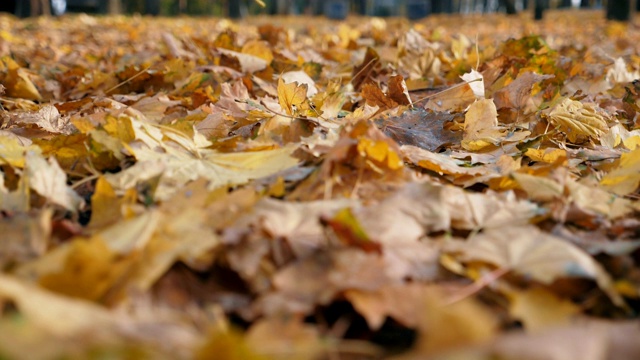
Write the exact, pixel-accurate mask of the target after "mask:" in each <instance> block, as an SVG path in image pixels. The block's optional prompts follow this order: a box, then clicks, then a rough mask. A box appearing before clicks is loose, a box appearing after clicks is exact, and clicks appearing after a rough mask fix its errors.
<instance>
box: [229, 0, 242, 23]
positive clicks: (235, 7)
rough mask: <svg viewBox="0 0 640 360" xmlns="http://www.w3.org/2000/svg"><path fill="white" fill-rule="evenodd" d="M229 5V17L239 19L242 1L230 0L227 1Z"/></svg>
mask: <svg viewBox="0 0 640 360" xmlns="http://www.w3.org/2000/svg"><path fill="white" fill-rule="evenodd" d="M227 6H228V9H229V17H230V18H232V19H239V18H240V17H241V16H242V14H241V12H240V1H239V0H229V1H228V2H227Z"/></svg>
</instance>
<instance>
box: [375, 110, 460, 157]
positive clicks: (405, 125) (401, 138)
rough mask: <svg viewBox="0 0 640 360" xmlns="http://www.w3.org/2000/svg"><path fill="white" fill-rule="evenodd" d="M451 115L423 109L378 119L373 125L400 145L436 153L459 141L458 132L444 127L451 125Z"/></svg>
mask: <svg viewBox="0 0 640 360" xmlns="http://www.w3.org/2000/svg"><path fill="white" fill-rule="evenodd" d="M453 118H454V116H453V115H450V114H447V113H437V112H428V111H425V110H423V109H416V110H412V111H405V112H404V113H402V115H400V116H394V117H390V118H378V119H376V120H374V122H375V124H376V125H377V126H378V127H379V128H380V129H381V130H382V131H383V132H384V133H385V134H386V135H388V136H389V137H390V138H392V139H393V140H395V141H396V142H397V143H398V144H400V145H413V146H417V147H420V148H422V149H425V150H429V151H436V150H437V149H439V148H440V147H442V146H443V145H446V144H452V143H455V142H458V141H460V139H461V138H462V135H461V133H460V132H459V131H452V130H449V129H447V128H446V127H445V126H446V125H448V124H453Z"/></svg>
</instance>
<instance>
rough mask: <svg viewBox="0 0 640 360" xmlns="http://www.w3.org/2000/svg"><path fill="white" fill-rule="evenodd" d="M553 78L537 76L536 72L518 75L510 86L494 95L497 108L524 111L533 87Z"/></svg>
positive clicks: (542, 75) (550, 76)
mask: <svg viewBox="0 0 640 360" xmlns="http://www.w3.org/2000/svg"><path fill="white" fill-rule="evenodd" d="M553 77H554V76H553V75H544V74H536V73H534V72H525V73H524V74H520V75H518V77H516V78H515V80H513V81H512V82H511V83H509V85H507V86H505V87H504V88H502V89H500V90H498V91H496V92H495V93H494V94H493V97H494V101H495V104H496V108H498V109H502V108H509V109H518V110H523V109H524V108H525V106H526V105H527V101H528V100H529V98H530V97H531V87H532V86H533V85H535V84H537V83H539V82H541V81H543V80H546V79H551V78H553Z"/></svg>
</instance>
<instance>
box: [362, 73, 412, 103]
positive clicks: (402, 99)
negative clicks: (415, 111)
mask: <svg viewBox="0 0 640 360" xmlns="http://www.w3.org/2000/svg"><path fill="white" fill-rule="evenodd" d="M363 91H364V90H363ZM389 97H390V98H391V99H392V100H393V101H395V102H397V103H398V104H400V105H408V106H413V103H412V102H411V96H409V89H408V88H407V83H406V82H405V81H404V78H403V77H402V75H394V76H391V77H390V78H389Z"/></svg>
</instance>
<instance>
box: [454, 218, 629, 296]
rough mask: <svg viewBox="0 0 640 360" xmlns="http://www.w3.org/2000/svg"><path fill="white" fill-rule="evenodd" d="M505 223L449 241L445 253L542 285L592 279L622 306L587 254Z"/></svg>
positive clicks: (610, 283)
mask: <svg viewBox="0 0 640 360" xmlns="http://www.w3.org/2000/svg"><path fill="white" fill-rule="evenodd" d="M523 230H524V229H523V227H512V226H506V227H504V228H502V229H500V230H498V229H491V230H488V231H485V232H483V233H482V234H479V235H476V236H473V237H471V239H469V241H467V242H461V241H457V242H451V243H449V244H448V245H447V246H446V248H445V252H446V253H456V254H459V255H458V257H457V258H458V259H460V260H461V261H462V262H464V263H470V262H484V263H488V264H491V265H493V266H497V267H500V268H505V269H508V270H511V271H514V272H516V273H518V274H520V275H523V276H527V277H531V278H532V279H534V280H536V281H539V282H540V283H542V284H550V283H551V282H553V281H554V280H556V279H559V278H563V277H564V278H566V277H569V278H571V277H578V278H586V279H592V280H594V281H595V282H596V283H597V284H598V286H600V288H601V289H602V291H604V292H605V293H606V294H607V295H608V296H609V298H610V299H611V300H612V301H613V302H614V303H615V304H616V305H617V306H625V302H624V300H623V299H622V297H621V296H620V295H619V294H618V293H617V291H616V290H615V288H614V286H613V280H612V279H611V277H610V276H609V274H607V272H606V271H605V270H604V269H603V268H602V266H601V265H600V264H599V263H597V262H596V261H595V260H594V259H593V258H592V257H591V256H589V255H588V254H587V253H586V252H584V251H582V250H580V249H579V248H577V247H575V246H574V245H572V244H570V243H568V242H565V241H563V240H561V239H559V238H556V237H554V236H551V235H547V234H544V233H542V232H541V231H540V230H538V229H537V228H535V227H532V226H529V227H528V228H527V230H526V231H523Z"/></svg>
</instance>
